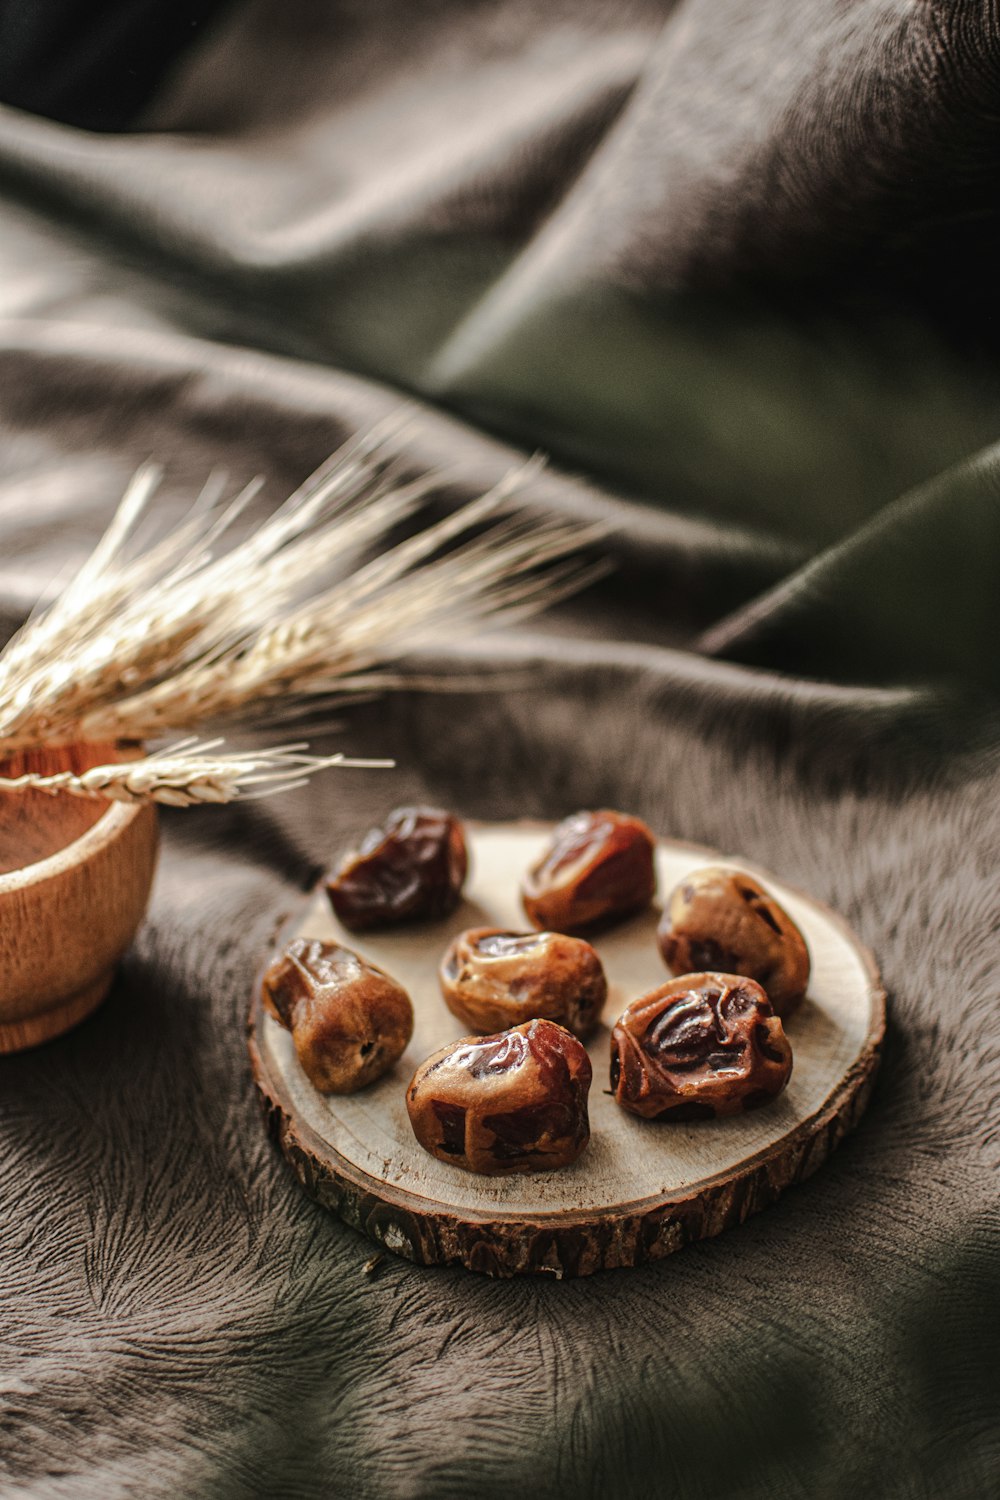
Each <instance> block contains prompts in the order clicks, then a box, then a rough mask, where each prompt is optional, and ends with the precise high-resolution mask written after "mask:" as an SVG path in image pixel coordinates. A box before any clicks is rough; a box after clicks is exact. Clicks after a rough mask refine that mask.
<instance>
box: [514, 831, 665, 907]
mask: <svg viewBox="0 0 1000 1500" xmlns="http://www.w3.org/2000/svg"><path fill="white" fill-rule="evenodd" d="M654 847H655V843H654V839H653V835H652V834H651V833H650V831H649V829H648V828H647V827H646V825H645V823H643V822H641V821H640V820H639V819H638V818H631V817H629V816H628V815H627V814H625V813H619V812H611V811H609V810H607V809H605V810H603V811H601V812H578V813H573V814H572V816H571V817H568V818H565V819H564V820H563V821H562V822H561V823H560V824H559V826H558V828H557V829H556V830H555V832H554V833H553V835H552V839H551V841H550V843H549V845H548V847H547V849H546V850H545V852H544V854H543V855H542V856H541V858H540V859H539V860H537V861H536V863H535V864H534V865H532V867H531V869H530V870H529V871H528V873H527V875H526V876H525V878H524V881H523V883H522V886H521V900H522V902H523V905H524V909H525V911H526V912H527V914H528V917H529V918H530V920H531V921H532V922H534V924H535V926H536V927H541V928H546V929H548V930H549V931H552V932H567V933H580V932H587V931H589V930H591V929H593V928H598V927H610V926H611V924H612V923H613V922H617V921H619V920H620V919H621V918H623V917H627V916H630V915H631V914H632V913H633V912H636V911H640V910H641V909H642V908H643V907H644V906H648V905H649V903H650V901H651V900H652V899H653V896H654V894H655V892H656V871H655V868H654V864H653V850H654Z"/></svg>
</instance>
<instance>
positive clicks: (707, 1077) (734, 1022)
mask: <svg viewBox="0 0 1000 1500" xmlns="http://www.w3.org/2000/svg"><path fill="white" fill-rule="evenodd" d="M791 1071H792V1049H791V1047H790V1046H789V1045H788V1038H787V1037H786V1036H785V1032H784V1028H783V1027H782V1024H781V1020H780V1019H779V1017H778V1016H776V1015H775V1014H774V1012H773V1010H772V1009H771V1005H770V1002H769V1001H768V998H767V996H766V995H765V993H764V991H763V990H762V989H761V987H760V985H759V984H756V983H755V982H754V981H753V980H752V979H745V978H743V977H742V976H741V975H738V974H684V975H682V976H681V977H680V978H679V979H671V980H669V981H668V983H666V984H664V985H661V986H660V988H659V989H656V990H652V991H651V992H650V993H649V994H648V995H642V996H640V998H639V999H638V1000H633V1001H632V1003H631V1005H628V1006H626V1008H625V1010H624V1011H623V1012H622V1015H621V1016H620V1017H619V1019H618V1022H617V1025H616V1026H615V1028H614V1030H613V1032H612V1033H611V1092H612V1093H613V1094H614V1097H615V1099H616V1101H617V1102H618V1103H619V1104H620V1105H621V1106H622V1108H623V1109H627V1110H629V1111H630V1112H631V1113H632V1114H634V1115H642V1116H643V1117H644V1118H645V1119H647V1120H697V1119H702V1118H705V1119H707V1118H710V1117H711V1116H714V1115H733V1114H738V1113H739V1112H740V1111H741V1110H745V1109H753V1108H754V1107H755V1106H756V1105H758V1104H765V1103H766V1102H767V1101H768V1100H769V1099H773V1098H774V1096H775V1095H776V1094H780V1093H781V1090H782V1089H783V1088H784V1087H785V1084H786V1083H787V1082H788V1079H789V1075H790V1074H791Z"/></svg>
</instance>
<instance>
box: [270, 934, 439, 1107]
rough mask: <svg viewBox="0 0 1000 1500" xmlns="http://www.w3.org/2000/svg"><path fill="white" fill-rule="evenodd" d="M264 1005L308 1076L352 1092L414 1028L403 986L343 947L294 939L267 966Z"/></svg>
mask: <svg viewBox="0 0 1000 1500" xmlns="http://www.w3.org/2000/svg"><path fill="white" fill-rule="evenodd" d="M262 987H263V994H264V1004H265V1005H266V1006H267V1009H268V1010H269V1011H270V1012H271V1014H272V1016H274V1018H275V1020H276V1021H280V1022H281V1025H282V1026H284V1027H285V1028H286V1029H287V1030H288V1031H290V1032H291V1033H292V1041H293V1042H294V1043H295V1050H296V1052H297V1053H298V1057H299V1062H300V1063H301V1064H302V1068H303V1071H304V1072H305V1074H306V1076H307V1078H308V1079H309V1081H310V1083H311V1084H312V1085H313V1086H314V1088H317V1089H319V1090H320V1092H321V1093H324V1094H353V1093H354V1092H355V1091H356V1090H357V1089H363V1088H364V1086H365V1084H367V1083H373V1082H374V1081H375V1079H376V1078H381V1076H382V1074H383V1073H385V1072H386V1071H387V1070H388V1069H389V1068H391V1067H392V1065H393V1063H394V1062H395V1061H396V1059H397V1058H398V1057H400V1056H401V1054H402V1052H403V1050H404V1048H405V1047H406V1044H407V1042H408V1041H409V1040H410V1037H411V1036H412V1035H413V1006H412V1005H411V1003H410V997H409V995H408V994H407V993H406V991H405V990H404V989H403V988H402V987H401V986H400V985H398V984H397V983H396V981H395V980H394V979H390V978H389V976H388V974H383V972H382V970H381V969H376V968H375V966H374V964H370V963H367V962H366V961H365V959H363V958H361V957H360V956H359V955H358V954H357V953H352V952H351V950H350V948H342V947H341V945H340V944H339V943H329V942H322V941H320V940H319V939H318V938H296V940H295V942H294V943H290V944H289V945H288V947H287V948H286V949H285V951H284V953H283V954H282V955H281V957H280V958H277V959H275V961H274V963H273V964H272V965H271V967H270V968H269V969H268V970H267V973H266V974H265V975H264V980H263V986H262Z"/></svg>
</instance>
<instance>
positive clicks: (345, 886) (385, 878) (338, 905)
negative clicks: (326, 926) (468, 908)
mask: <svg viewBox="0 0 1000 1500" xmlns="http://www.w3.org/2000/svg"><path fill="white" fill-rule="evenodd" d="M468 868H469V858H468V853H467V851H466V847H465V833H464V830H463V828H462V825H461V823H460V822H459V821H458V819H457V818H455V817H452V815H451V813H448V812H443V811H442V810H441V809H440V808H437V807H397V808H396V810H395V812H391V813H390V814H389V816H388V818H387V819H386V821H385V825H384V827H382V828H372V829H370V831H369V832H368V833H366V834H365V836H364V838H363V839H362V841H361V843H360V845H359V846H358V848H357V849H352V850H351V851H350V852H349V853H348V854H346V855H345V856H344V858H343V859H342V860H341V862H340V865H339V866H338V868H337V869H336V871H335V872H334V874H333V875H331V877H330V878H329V880H328V881H327V882H326V891H327V895H328V896H329V897H330V904H331V906H332V907H333V909H334V911H335V912H336V914H337V916H338V917H339V918H340V920H341V922H343V924H344V926H345V927H349V928H350V929H351V931H352V932H361V931H363V930H364V929H365V928H366V927H391V926H392V925H393V924H394V923H396V922H412V921H417V920H419V919H420V918H435V917H447V916H448V915H449V914H450V913H451V912H453V911H454V910H455V908H456V906H457V905H458V903H459V901H460V899H461V895H462V885H463V883H464V881H465V876H466V874H467V872H468Z"/></svg>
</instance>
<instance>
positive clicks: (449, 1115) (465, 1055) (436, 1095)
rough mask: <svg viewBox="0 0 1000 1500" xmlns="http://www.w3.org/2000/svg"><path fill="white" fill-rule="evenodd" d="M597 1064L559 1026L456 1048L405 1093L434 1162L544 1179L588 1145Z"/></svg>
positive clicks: (536, 1024) (531, 1026) (548, 1024)
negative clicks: (533, 1174) (541, 1174)
mask: <svg viewBox="0 0 1000 1500" xmlns="http://www.w3.org/2000/svg"><path fill="white" fill-rule="evenodd" d="M591 1076H592V1070H591V1066H590V1058H589V1057H588V1056H587V1053H586V1051H585V1050H584V1048H583V1045H582V1044H581V1043H580V1042H578V1041H577V1039H576V1037H575V1036H573V1035H572V1034H571V1033H570V1032H568V1031H566V1030H564V1028H563V1027H562V1026H557V1025H556V1024H555V1023H554V1022H553V1021H528V1022H526V1024H525V1025H523V1026H515V1027H513V1028H512V1029H511V1030H510V1031H501V1032H499V1033H498V1034H497V1035H496V1036H486V1037H464V1038H463V1039H462V1040H461V1041H458V1042H449V1044H448V1046H447V1047H442V1048H441V1049H440V1051H438V1052H435V1053H433V1054H432V1055H431V1056H430V1057H429V1058H428V1059H427V1061H426V1062H423V1063H421V1065H420V1067H419V1068H418V1069H417V1071H416V1073H414V1075H413V1080H412V1082H411V1084H410V1087H409V1088H408V1089H407V1091H406V1108H407V1110H408V1112H409V1116H410V1124H411V1125H412V1126H413V1133H414V1135H415V1136H416V1138H417V1140H418V1141H419V1142H420V1144H421V1146H423V1148H424V1150H425V1151H429V1152H430V1154H431V1155H432V1156H436V1157H437V1158H438V1159H439V1160H440V1161H447V1162H451V1164H452V1166H455V1167H464V1168H465V1170H466V1171H467V1172H479V1173H482V1174H484V1175H485V1176H489V1177H500V1176H506V1175H508V1174H509V1173H511V1172H547V1171H551V1170H552V1169H553V1168H555V1167H566V1166H569V1164H570V1162H574V1161H576V1159H577V1157H578V1156H579V1155H580V1152H581V1151H582V1150H583V1149H584V1147H585V1146H586V1144H587V1142H588V1141H589V1139H590V1122H589V1120H588V1117H587V1093H588V1091H589V1089H590V1081H591Z"/></svg>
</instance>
